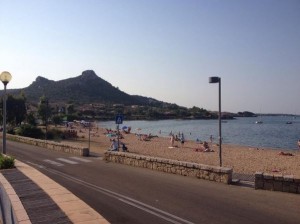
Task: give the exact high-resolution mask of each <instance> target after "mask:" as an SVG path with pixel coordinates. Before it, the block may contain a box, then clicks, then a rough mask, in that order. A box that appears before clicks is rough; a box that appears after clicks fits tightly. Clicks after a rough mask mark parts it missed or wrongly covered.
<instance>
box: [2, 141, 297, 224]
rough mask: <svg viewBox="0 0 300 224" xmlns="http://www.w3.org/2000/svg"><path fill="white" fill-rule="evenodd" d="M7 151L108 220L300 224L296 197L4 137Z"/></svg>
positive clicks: (127, 221) (132, 222)
mask: <svg viewBox="0 0 300 224" xmlns="http://www.w3.org/2000/svg"><path fill="white" fill-rule="evenodd" d="M7 154H9V155H12V156H14V157H15V158H16V159H18V160H20V161H22V162H24V163H27V164H29V165H31V166H33V167H35V168H36V169H38V170H39V171H41V172H42V173H44V174H45V175H47V176H49V177H50V178H51V179H53V180H55V181H56V182H58V183H59V184H60V185H62V186H64V187H66V188H67V189H68V190H70V191H71V192H72V193H73V194H75V195H76V196H78V197H79V198H81V199H82V200H83V201H85V202H86V203H87V204H89V205H90V206H91V207H92V208H94V209H95V210H96V211H97V212H99V213H100V214H101V215H102V216H103V217H105V218H106V219H107V220H108V221H109V222H111V223H130V224H134V223H151V224H153V223H158V224H159V223H272V224H276V223H280V224H281V223H300V215H299V211H300V196H299V195H295V194H288V193H282V192H270V191H263V190H254V189H253V188H249V187H241V186H233V185H225V184H221V183H215V182H210V181H205V180H199V179H196V178H190V177H182V176H177V175H172V174H165V173H160V172H156V171H151V170H148V169H143V168H134V167H130V166H126V165H120V164H114V163H108V162H105V161H104V160H102V157H101V156H92V157H77V156H73V155H70V154H65V153H60V152H55V151H51V150H47V149H43V148H40V147H35V146H31V145H26V144H21V143H16V142H10V141H9V142H7Z"/></svg>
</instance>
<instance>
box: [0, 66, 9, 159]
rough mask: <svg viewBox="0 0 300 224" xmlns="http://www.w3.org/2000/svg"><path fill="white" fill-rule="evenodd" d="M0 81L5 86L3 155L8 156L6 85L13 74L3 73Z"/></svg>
mask: <svg viewBox="0 0 300 224" xmlns="http://www.w3.org/2000/svg"><path fill="white" fill-rule="evenodd" d="M0 80H1V81H2V83H3V85H4V96H3V135H2V137H3V141H2V143H3V148H2V153H3V154H6V85H7V84H8V83H9V81H10V80H11V74H10V73H9V72H6V71H4V72H2V73H1V75H0Z"/></svg>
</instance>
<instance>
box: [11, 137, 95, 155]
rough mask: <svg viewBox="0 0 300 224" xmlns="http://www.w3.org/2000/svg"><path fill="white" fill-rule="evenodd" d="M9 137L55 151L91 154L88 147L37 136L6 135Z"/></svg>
mask: <svg viewBox="0 0 300 224" xmlns="http://www.w3.org/2000/svg"><path fill="white" fill-rule="evenodd" d="M6 137H7V139H9V140H13V141H17V142H22V143H26V144H30V145H35V146H40V147H43V148H47V149H51V150H54V151H60V152H65V153H70V154H74V155H78V156H89V154H90V150H89V149H88V148H83V147H79V146H74V145H68V144H63V143H59V142H54V141H48V140H41V139H35V138H28V137H23V136H19V135H10V134H7V135H6Z"/></svg>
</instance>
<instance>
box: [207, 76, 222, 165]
mask: <svg viewBox="0 0 300 224" xmlns="http://www.w3.org/2000/svg"><path fill="white" fill-rule="evenodd" d="M209 83H219V158H220V166H222V127H221V123H222V122H221V119H222V118H221V78H220V77H215V76H214V77H209Z"/></svg>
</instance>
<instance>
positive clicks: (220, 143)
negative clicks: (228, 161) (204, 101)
mask: <svg viewBox="0 0 300 224" xmlns="http://www.w3.org/2000/svg"><path fill="white" fill-rule="evenodd" d="M221 120H222V118H221V78H219V157H220V166H222V127H221V124H222V122H221Z"/></svg>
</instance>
